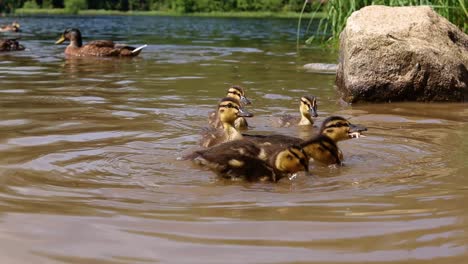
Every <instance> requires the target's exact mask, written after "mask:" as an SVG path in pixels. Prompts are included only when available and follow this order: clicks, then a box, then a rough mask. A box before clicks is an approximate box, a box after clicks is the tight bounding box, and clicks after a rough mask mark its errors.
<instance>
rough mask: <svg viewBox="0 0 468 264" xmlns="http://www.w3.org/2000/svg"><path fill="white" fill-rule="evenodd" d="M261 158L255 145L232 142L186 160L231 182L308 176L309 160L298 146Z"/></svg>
mask: <svg viewBox="0 0 468 264" xmlns="http://www.w3.org/2000/svg"><path fill="white" fill-rule="evenodd" d="M263 155H264V152H263V150H262V149H261V148H260V147H258V146H257V145H256V144H255V143H253V142H251V141H246V140H234V141H229V142H226V143H223V144H219V145H217V146H214V147H211V148H208V149H205V150H199V151H195V152H194V153H192V154H190V155H189V156H186V157H185V159H190V160H192V161H193V162H194V163H195V164H198V165H200V166H203V167H206V168H208V169H210V170H212V171H213V172H215V173H216V174H217V175H219V176H220V177H223V178H227V179H233V180H235V179H245V180H247V181H272V182H277V181H278V180H280V179H281V178H284V177H288V176H290V175H292V174H294V173H296V172H299V171H306V172H308V169H309V157H307V155H306V153H305V152H304V151H303V150H302V149H301V147H299V146H288V147H285V148H282V149H277V150H276V151H275V152H274V153H273V154H272V155H271V156H269V157H265V156H263Z"/></svg>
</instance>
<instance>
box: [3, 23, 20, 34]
mask: <svg viewBox="0 0 468 264" xmlns="http://www.w3.org/2000/svg"><path fill="white" fill-rule="evenodd" d="M20 27H21V26H20V24H19V23H18V22H16V21H14V22H13V23H11V24H9V25H4V26H1V27H0V32H20V31H21V29H20Z"/></svg>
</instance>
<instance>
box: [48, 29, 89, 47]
mask: <svg viewBox="0 0 468 264" xmlns="http://www.w3.org/2000/svg"><path fill="white" fill-rule="evenodd" d="M65 40H69V41H70V42H71V43H73V44H75V45H77V46H78V47H81V46H82V45H83V43H82V40H81V32H80V30H79V29H77V28H67V29H65V31H63V33H62V36H60V39H58V40H57V41H56V42H55V44H61V43H63V42H64V41H65Z"/></svg>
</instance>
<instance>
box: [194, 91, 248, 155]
mask: <svg viewBox="0 0 468 264" xmlns="http://www.w3.org/2000/svg"><path fill="white" fill-rule="evenodd" d="M217 116H218V119H219V122H220V123H221V124H222V126H221V128H213V127H212V128H209V129H205V130H204V131H203V134H202V139H201V141H200V145H201V146H203V147H211V146H214V145H216V144H220V143H223V142H226V141H231V140H236V139H241V138H242V134H241V133H240V132H239V131H238V130H237V129H236V128H235V127H234V122H235V120H236V119H237V118H239V117H251V116H252V114H251V113H249V112H247V111H246V110H245V109H243V108H242V106H241V104H240V102H239V101H238V100H237V99H235V98H231V97H225V98H223V99H221V101H220V102H219V103H218V111H217Z"/></svg>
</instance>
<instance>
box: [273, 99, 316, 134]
mask: <svg viewBox="0 0 468 264" xmlns="http://www.w3.org/2000/svg"><path fill="white" fill-rule="evenodd" d="M299 113H300V117H297V116H292V115H283V116H281V117H280V118H279V119H278V120H277V125H278V127H290V126H294V125H298V126H311V125H313V124H314V120H313V119H312V117H317V116H318V114H317V99H316V98H315V96H302V97H301V100H300V103H299Z"/></svg>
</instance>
